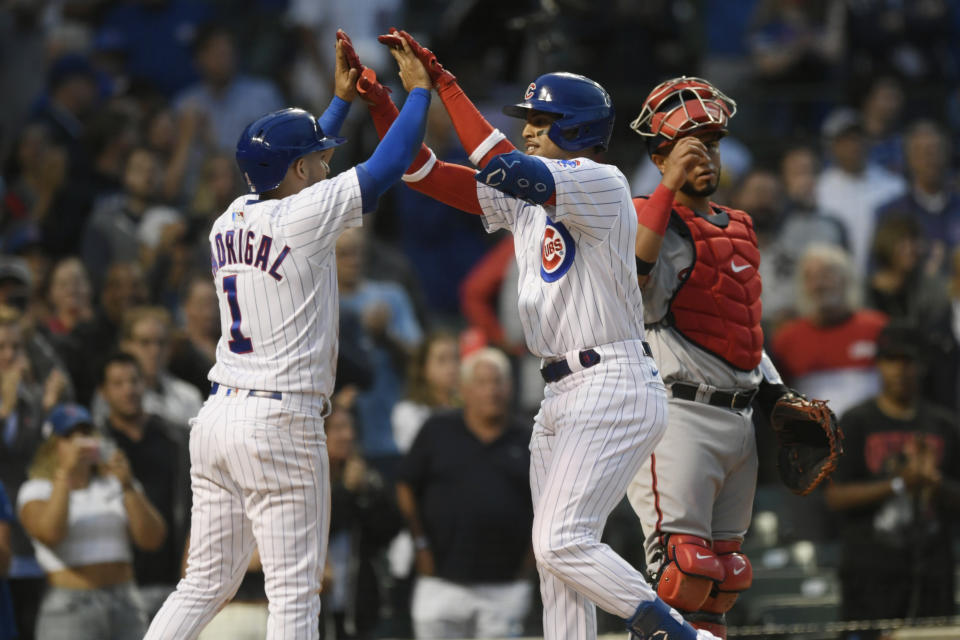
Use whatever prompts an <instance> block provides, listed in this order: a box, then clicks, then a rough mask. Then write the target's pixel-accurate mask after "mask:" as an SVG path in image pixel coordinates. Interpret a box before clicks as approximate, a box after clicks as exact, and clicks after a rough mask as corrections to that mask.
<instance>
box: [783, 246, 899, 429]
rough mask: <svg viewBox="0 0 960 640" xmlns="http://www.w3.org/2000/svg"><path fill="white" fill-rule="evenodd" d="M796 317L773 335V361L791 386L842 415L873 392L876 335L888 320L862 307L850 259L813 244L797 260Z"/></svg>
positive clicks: (875, 378) (827, 247) (832, 249)
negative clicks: (798, 263) (798, 261)
mask: <svg viewBox="0 0 960 640" xmlns="http://www.w3.org/2000/svg"><path fill="white" fill-rule="evenodd" d="M797 271H798V276H799V279H800V285H799V287H798V290H799V292H800V300H799V311H800V317H799V318H797V319H796V320H793V321H790V322H787V323H785V324H784V325H783V326H782V327H781V328H780V329H779V330H778V331H777V332H776V333H775V334H774V335H773V341H772V343H771V348H772V351H773V355H774V361H775V362H776V364H777V367H778V368H779V370H780V372H781V373H782V374H783V376H784V378H785V379H786V381H787V384H789V385H790V386H791V387H793V388H795V389H797V390H798V391H800V392H801V393H804V394H806V395H808V396H809V397H811V398H822V399H824V400H827V401H828V402H829V403H830V407H831V408H832V409H833V410H834V411H835V412H836V413H837V415H842V414H843V412H844V411H846V410H847V409H848V408H850V407H852V406H853V405H855V404H857V403H859V402H860V401H862V400H863V399H864V398H867V397H870V396H872V395H873V394H875V393H876V392H877V389H878V388H879V381H878V380H877V374H876V371H875V370H874V366H873V365H874V353H875V352H876V339H877V334H878V333H879V332H880V329H881V328H882V327H883V325H885V324H886V322H887V318H886V316H884V315H883V314H882V313H880V312H878V311H872V310H866V309H862V308H860V303H859V298H860V295H859V287H858V284H857V279H856V277H855V276H854V273H853V267H852V265H851V263H850V258H849V256H848V255H847V254H846V253H845V252H844V251H843V250H842V249H840V248H838V247H832V246H828V245H812V246H810V248H808V249H807V251H806V252H805V253H804V255H803V257H802V258H801V259H800V266H799V268H798V270H797Z"/></svg>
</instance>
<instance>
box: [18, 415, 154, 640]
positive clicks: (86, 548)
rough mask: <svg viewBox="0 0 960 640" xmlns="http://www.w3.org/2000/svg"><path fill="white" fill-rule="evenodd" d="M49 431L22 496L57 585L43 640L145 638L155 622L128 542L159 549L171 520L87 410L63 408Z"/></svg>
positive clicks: (27, 521) (26, 523)
mask: <svg viewBox="0 0 960 640" xmlns="http://www.w3.org/2000/svg"><path fill="white" fill-rule="evenodd" d="M44 430H45V435H46V440H45V441H44V443H43V444H42V445H40V447H39V448H38V449H37V453H36V455H35V456H34V459H33V464H32V466H31V468H30V473H29V475H30V479H29V480H28V481H27V482H26V483H24V485H23V486H22V487H21V488H20V493H19V496H18V499H17V507H18V511H19V515H20V521H21V523H22V524H23V527H24V529H25V530H26V532H27V533H28V534H29V535H30V538H31V541H32V542H33V545H34V547H35V549H36V556H37V561H38V562H39V563H40V566H41V567H42V568H43V570H44V571H45V572H46V574H47V582H48V586H49V588H48V589H47V593H46V595H45V596H44V599H43V603H42V604H41V605H40V613H39V616H38V618H37V631H36V636H37V639H38V640H61V639H64V640H65V639H66V638H71V639H75V640H86V639H87V638H89V639H90V640H94V639H110V640H127V639H131V640H132V639H134V638H136V639H137V640H139V639H140V638H142V637H143V635H144V633H146V629H147V627H146V623H147V620H146V619H145V616H144V613H143V607H142V603H141V602H140V597H139V595H138V594H137V592H136V589H135V587H134V583H133V565H132V554H131V548H130V545H131V543H132V544H134V545H136V546H137V547H138V548H141V549H145V550H151V549H156V548H157V547H159V546H160V545H161V544H162V543H163V540H164V538H165V537H166V524H165V523H164V521H163V519H162V518H161V517H160V514H159V513H157V510H156V509H155V508H154V507H153V505H151V504H150V502H149V500H148V499H147V497H146V496H145V495H144V494H143V492H142V490H141V489H140V487H139V485H138V483H137V482H136V481H135V480H134V478H133V474H132V473H131V471H130V465H129V463H128V462H127V459H126V458H125V457H124V455H123V453H122V452H120V451H119V450H117V449H116V448H115V447H111V446H109V445H110V443H109V441H107V440H104V439H102V438H100V437H96V436H95V435H94V428H93V424H92V421H91V418H90V413H89V412H88V411H87V410H86V409H85V408H83V407H82V406H80V405H75V404H62V405H59V406H57V407H55V408H54V409H53V411H52V412H51V413H50V416H49V418H48V419H47V423H46V424H45V425H44Z"/></svg>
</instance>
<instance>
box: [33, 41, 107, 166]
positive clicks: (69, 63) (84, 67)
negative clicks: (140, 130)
mask: <svg viewBox="0 0 960 640" xmlns="http://www.w3.org/2000/svg"><path fill="white" fill-rule="evenodd" d="M98 98H99V96H98V93H97V75H96V71H95V70H94V68H93V65H91V64H90V61H89V60H87V59H86V58H85V57H84V56H82V55H79V54H74V53H70V54H66V55H64V56H61V57H60V58H57V59H56V60H54V61H53V63H52V64H51V65H50V69H49V71H48V73H47V92H46V94H45V95H43V96H42V97H41V98H40V99H39V101H38V102H37V104H36V105H35V107H34V112H33V115H32V117H31V120H32V121H34V122H40V123H42V124H44V125H46V126H47V128H48V129H49V131H50V134H51V137H52V139H53V141H54V143H56V144H58V145H62V146H63V147H65V148H66V149H67V150H68V151H69V153H70V161H71V164H73V165H76V166H80V165H82V164H83V162H82V160H83V159H84V157H85V154H84V151H83V148H82V144H81V140H82V138H83V133H84V128H85V126H86V121H87V119H88V118H89V117H90V115H91V113H92V112H93V110H94V109H95V107H96V106H97V101H98Z"/></svg>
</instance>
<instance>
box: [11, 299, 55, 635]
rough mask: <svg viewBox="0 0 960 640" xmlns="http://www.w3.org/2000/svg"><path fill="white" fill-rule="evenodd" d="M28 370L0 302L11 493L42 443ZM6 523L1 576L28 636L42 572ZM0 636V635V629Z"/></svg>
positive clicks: (38, 394)
mask: <svg viewBox="0 0 960 640" xmlns="http://www.w3.org/2000/svg"><path fill="white" fill-rule="evenodd" d="M31 369H32V368H31V365H30V363H29V361H28V359H27V356H26V350H25V345H24V341H23V329H22V320H21V317H20V313H19V312H18V311H17V310H15V309H13V308H11V307H6V306H0V425H2V430H3V437H2V438H0V483H2V484H3V485H5V486H6V488H7V489H8V490H9V491H10V493H11V495H13V496H16V495H17V492H18V491H19V490H20V487H21V485H22V484H23V483H24V482H25V481H26V479H27V466H28V465H29V462H30V459H31V458H32V457H33V454H34V452H35V451H36V449H37V447H38V446H39V444H40V443H41V442H42V441H43V437H42V436H41V433H40V426H41V424H42V422H43V417H44V415H45V412H44V407H43V403H44V401H45V399H44V398H43V397H42V396H44V395H47V394H45V393H44V392H43V387H42V386H41V385H39V384H37V383H36V382H35V381H34V377H33V374H32V370H31ZM51 375H53V374H51ZM54 401H56V399H55V398H54ZM9 527H10V533H11V538H10V540H9V542H10V544H11V553H12V558H11V564H10V566H9V567H8V568H7V571H6V572H5V573H4V577H6V578H9V579H10V585H11V587H12V589H13V592H14V596H15V598H16V600H15V602H16V618H17V625H16V626H17V627H19V629H20V631H21V633H22V634H23V635H24V637H32V635H33V620H34V618H36V614H37V609H38V607H39V605H40V597H41V594H42V592H43V586H44V582H45V581H44V577H43V571H42V569H40V565H38V564H37V562H36V559H35V558H34V554H33V548H32V547H31V545H30V540H29V538H28V537H27V534H26V533H25V532H24V531H23V528H22V527H21V526H20V523H19V522H17V521H16V520H15V519H14V520H12V521H11V522H10V524H9ZM0 589H3V587H0ZM0 601H2V594H0ZM2 606H3V605H2V602H0V607H2ZM0 618H2V616H0ZM2 626H3V625H0V627H2ZM0 637H3V633H2V630H0Z"/></svg>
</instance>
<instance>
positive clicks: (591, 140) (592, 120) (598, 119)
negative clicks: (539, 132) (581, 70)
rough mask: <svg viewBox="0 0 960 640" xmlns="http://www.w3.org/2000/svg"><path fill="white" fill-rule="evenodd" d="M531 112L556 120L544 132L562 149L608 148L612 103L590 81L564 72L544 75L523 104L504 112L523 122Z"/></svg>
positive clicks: (611, 121)
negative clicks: (543, 114)
mask: <svg viewBox="0 0 960 640" xmlns="http://www.w3.org/2000/svg"><path fill="white" fill-rule="evenodd" d="M530 111H541V112H543V113H552V114H554V115H556V116H558V117H557V119H556V120H554V121H553V123H551V124H550V127H549V128H548V129H547V137H548V138H550V140H552V141H553V142H554V144H556V145H557V146H558V147H560V148H561V149H564V150H566V151H580V150H583V149H590V148H592V147H600V148H602V149H606V148H607V147H608V146H609V145H610V136H612V135H613V121H614V116H615V114H614V110H613V102H612V101H611V100H610V94H608V93H607V91H606V89H604V88H603V87H601V86H600V85H599V84H597V83H596V82H594V81H593V80H591V79H590V78H586V77H584V76H581V75H577V74H575V73H567V72H564V71H558V72H555V73H547V74H544V75H542V76H540V77H539V78H537V79H536V80H534V81H533V82H531V83H530V84H529V85H527V89H526V91H524V94H523V102H521V103H518V104H508V105H507V106H505V107H504V108H503V113H504V114H506V115H508V116H510V117H512V118H522V119H526V118H527V115H528V113H529V112H530Z"/></svg>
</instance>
